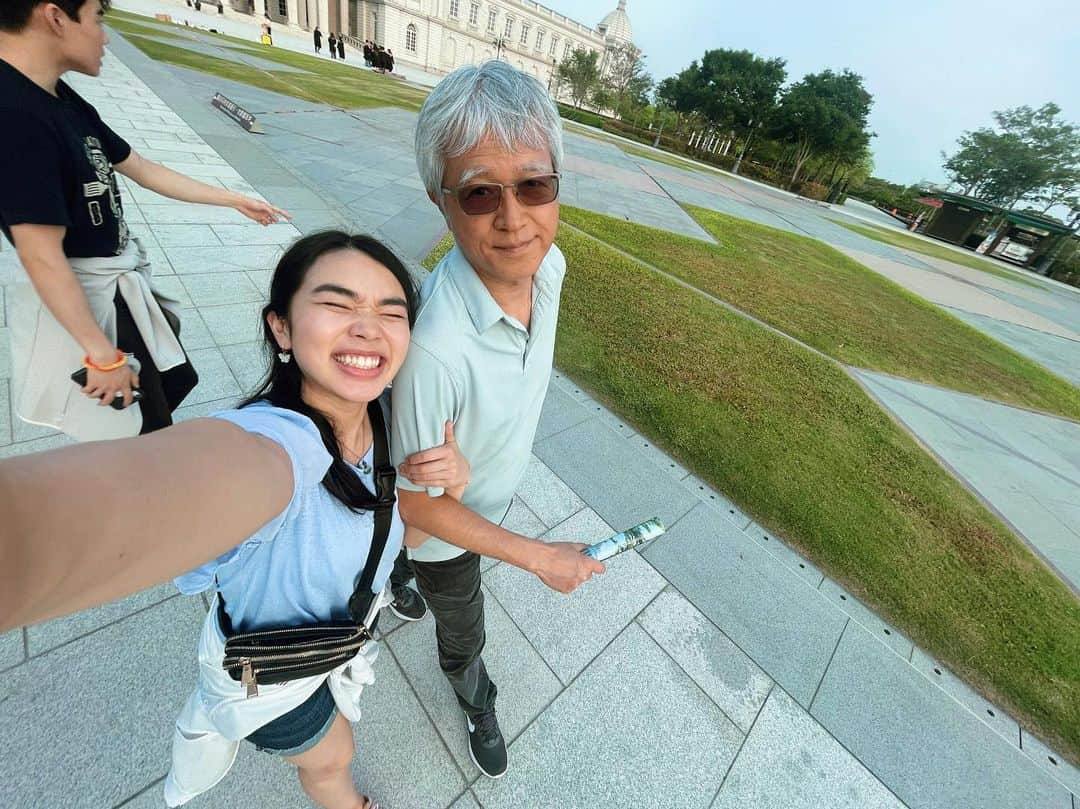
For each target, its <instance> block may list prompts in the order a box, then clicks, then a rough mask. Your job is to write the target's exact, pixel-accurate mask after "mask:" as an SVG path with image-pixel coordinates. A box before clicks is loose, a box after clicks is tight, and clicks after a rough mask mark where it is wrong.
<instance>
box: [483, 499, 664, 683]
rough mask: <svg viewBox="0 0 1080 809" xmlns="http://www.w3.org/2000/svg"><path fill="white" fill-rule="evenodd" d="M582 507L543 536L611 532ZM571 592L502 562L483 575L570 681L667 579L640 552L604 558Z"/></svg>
mask: <svg viewBox="0 0 1080 809" xmlns="http://www.w3.org/2000/svg"><path fill="white" fill-rule="evenodd" d="M612 533H613V532H612V529H611V527H610V526H609V525H607V524H605V523H604V522H603V520H601V519H600V518H599V517H598V516H597V515H596V514H595V513H593V512H591V511H589V510H587V509H586V510H584V511H583V512H581V513H579V514H576V515H574V517H572V518H571V519H569V520H567V521H566V522H564V523H562V524H560V525H558V526H556V527H555V528H554V529H552V530H551V531H550V532H548V533H547V534H545V535H544V539H545V540H548V541H550V540H570V541H577V542H595V541H597V540H600V539H604V538H606V537H608V536H610V535H611V534H612ZM606 566H607V572H606V573H604V574H603V575H600V576H594V577H593V578H592V579H591V580H590V581H588V582H586V583H585V584H583V585H581V586H580V587H579V588H578V589H577V590H575V591H574V592H573V593H570V594H569V595H564V594H562V593H559V592H556V591H555V590H552V589H551V588H550V587H548V586H547V585H545V584H544V583H543V582H541V581H540V579H539V578H537V577H536V576H535V575H533V574H532V573H529V572H527V571H525V570H522V569H521V568H517V567H513V566H512V565H499V566H498V567H495V568H493V569H492V570H491V571H490V572H489V573H487V574H486V575H485V577H484V579H485V582H486V583H487V587H488V589H489V590H490V591H491V593H492V595H494V596H495V598H497V599H498V600H499V603H500V604H502V606H503V607H504V608H505V609H506V611H507V613H509V615H510V617H511V618H513V620H514V622H515V623H516V624H517V625H518V627H520V628H521V631H522V632H524V633H525V635H526V636H527V637H528V638H529V641H530V642H531V643H532V644H533V646H535V647H536V649H537V651H539V652H540V654H541V655H542V656H543V658H544V660H546V661H547V663H548V665H549V666H550V667H551V669H552V671H554V672H555V673H556V674H557V675H558V676H559V679H560V680H561V681H562V682H563V683H564V684H568V683H569V682H570V681H571V680H573V678H574V677H576V676H577V675H578V674H579V673H580V672H581V671H582V669H584V668H585V667H586V666H587V665H588V664H589V661H590V660H592V659H593V658H594V657H595V656H596V655H598V654H599V653H600V652H601V651H602V650H603V648H604V647H605V646H606V645H607V644H608V643H610V642H611V640H612V639H613V638H615V637H616V636H617V635H618V634H619V633H620V632H622V631H623V629H624V628H625V627H626V626H627V624H629V623H630V622H631V621H633V620H634V618H635V616H637V615H638V613H640V612H641V610H642V609H644V608H645V606H646V605H647V604H648V603H649V602H650V601H652V599H653V598H654V597H655V596H656V595H657V593H659V592H660V591H661V590H662V589H663V588H664V584H665V582H664V579H663V577H661V576H660V575H659V574H658V573H657V572H656V571H655V570H654V569H653V568H652V566H651V565H649V564H648V563H647V562H646V561H645V560H644V559H642V558H641V556H640V555H639V554H637V553H624V554H621V555H619V556H616V557H614V558H612V559H609V560H608V561H607V562H606Z"/></svg>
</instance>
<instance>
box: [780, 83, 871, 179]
mask: <svg viewBox="0 0 1080 809" xmlns="http://www.w3.org/2000/svg"><path fill="white" fill-rule="evenodd" d="M862 82H863V80H862V76H860V75H858V74H857V73H853V72H851V71H850V70H844V71H843V72H841V73H835V72H833V71H832V70H824V71H822V72H821V73H810V74H807V75H806V76H804V77H803V78H802V79H801V80H800V81H797V82H796V83H795V84H793V85H791V86H790V87H789V88H788V89H787V90H785V91H784V94H783V97H782V98H781V100H780V105H779V107H778V108H777V111H776V114H775V116H774V117H773V125H772V128H771V130H770V132H771V134H772V136H773V137H775V138H776V139H777V140H779V141H781V142H783V143H787V144H788V145H789V146H790V147H791V160H792V163H793V166H794V170H793V171H792V174H791V180H790V183H791V185H794V184H795V182H796V181H797V180H798V178H799V172H800V171H801V170H802V167H803V165H804V164H805V163H806V161H807V160H809V159H810V157H811V156H813V155H820V156H828V157H831V158H832V159H833V160H834V166H839V165H840V164H841V163H845V164H854V163H856V162H858V161H859V160H860V159H861V158H862V156H863V154H864V153H865V152H866V151H867V147H868V144H869V142H870V138H871V137H872V134H871V133H870V132H868V131H867V129H866V126H867V120H868V118H869V116H870V107H871V105H872V104H873V96H871V95H870V93H869V92H867V90H866V88H865V87H863V83H862Z"/></svg>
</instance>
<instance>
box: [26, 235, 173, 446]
mask: <svg viewBox="0 0 1080 809" xmlns="http://www.w3.org/2000/svg"><path fill="white" fill-rule="evenodd" d="M68 261H69V262H70V264H71V268H72V269H73V270H74V271H75V276H76V278H78V280H79V284H80V285H82V288H83V290H84V291H85V293H86V299H87V301H88V302H89V304H90V311H91V313H92V314H93V316H94V319H95V320H96V321H97V323H98V325H99V326H100V327H101V330H102V331H103V332H105V336H106V337H108V338H109V339H110V340H112V341H113V344H114V345H115V344H116V307H115V306H114V305H113V300H114V298H115V296H116V292H117V290H119V292H120V294H121V295H122V296H123V298H124V302H125V303H126V304H127V306H128V309H129V310H130V311H131V316H132V319H133V320H134V321H135V326H136V327H137V328H138V330H139V334H140V335H142V338H143V341H144V342H145V343H146V347H147V349H148V350H149V352H150V356H151V357H152V358H153V360H154V365H155V366H156V367H157V368H158V370H159V371H167V370H169V369H170V368H175V367H177V366H178V365H182V364H183V363H184V361H185V357H184V349H183V348H182V347H181V346H180V341H179V340H177V339H176V335H175V334H174V333H173V330H172V328H171V327H170V326H169V321H168V320H167V319H166V317H165V314H164V312H163V311H162V309H168V311H169V312H170V313H172V314H173V315H176V316H177V318H179V312H180V303H179V301H175V300H172V299H171V298H169V297H167V296H165V295H163V294H161V293H160V292H155V291H154V288H153V286H152V285H151V282H150V281H151V272H150V263H149V262H148V261H147V258H146V250H145V249H144V248H143V246H142V243H141V242H140V241H139V240H138V239H131V240H130V241H129V242H128V244H127V247H126V248H125V249H124V251H123V252H122V253H121V254H120V255H118V256H105V257H95V258H69V259H68ZM11 302H12V305H11V359H12V382H13V385H14V390H13V391H12V394H13V396H14V400H15V413H16V415H18V417H19V418H21V419H22V420H23V421H28V422H31V423H32V424H42V425H45V426H48V427H55V428H57V429H58V430H62V431H63V432H65V433H67V434H68V435H70V436H72V437H73V438H76V439H78V440H80V441H92V440H98V439H105V438H126V437H128V436H133V435H138V434H139V430H140V429H142V413H141V412H140V411H139V408H138V407H137V406H132V407H129V408H126V409H125V410H114V409H113V408H111V407H101V406H99V405H98V403H97V401H96V400H94V399H91V398H90V397H88V396H86V395H85V394H83V393H81V392H80V391H79V386H78V385H76V384H75V383H74V382H72V381H71V374H72V372H73V371H76V370H78V369H79V368H81V367H82V360H83V355H84V353H85V352H83V350H82V348H81V347H80V346H79V344H78V343H77V342H76V341H75V338H73V337H72V336H71V335H70V334H68V333H67V331H66V330H65V329H64V327H63V326H61V325H60V323H59V322H58V321H57V320H56V318H55V317H53V314H52V312H50V311H49V309H48V307H46V306H45V304H44V303H43V302H42V300H41V298H40V297H39V296H38V294H37V291H36V290H35V289H34V287H33V285H32V284H31V283H30V281H29V279H28V278H25V277H24V278H22V279H20V283H17V284H15V285H14V286H13V287H12V288H11ZM136 372H137V369H136Z"/></svg>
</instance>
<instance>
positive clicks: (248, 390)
mask: <svg viewBox="0 0 1080 809" xmlns="http://www.w3.org/2000/svg"><path fill="white" fill-rule="evenodd" d="M264 346H265V344H264V343H262V342H257V343H256V342H251V343H235V344H233V345H227V346H223V347H222V349H221V353H222V355H223V356H224V357H225V362H226V363H227V364H228V366H229V370H231V371H232V373H233V376H234V377H236V382H237V384H239V385H240V393H241V395H243V396H249V395H251V394H252V393H254V392H255V390H256V389H257V388H258V387H259V384H260V383H261V382H262V381H263V379H265V378H266V374H267V372H268V371H269V370H270V365H269V360H268V358H267V356H266V353H265V348H264Z"/></svg>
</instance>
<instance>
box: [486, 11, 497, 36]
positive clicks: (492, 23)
mask: <svg viewBox="0 0 1080 809" xmlns="http://www.w3.org/2000/svg"><path fill="white" fill-rule="evenodd" d="M498 16H499V12H498V10H497V9H494V8H489V9H488V30H489V31H494V30H495V18H496V17H498Z"/></svg>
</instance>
